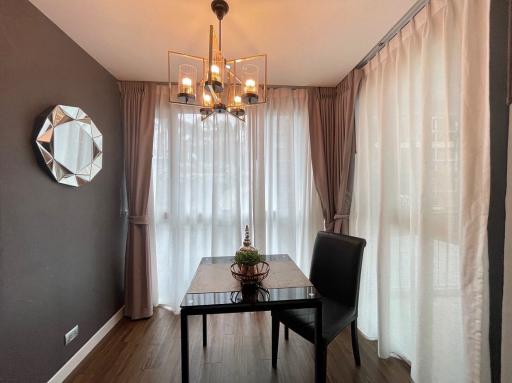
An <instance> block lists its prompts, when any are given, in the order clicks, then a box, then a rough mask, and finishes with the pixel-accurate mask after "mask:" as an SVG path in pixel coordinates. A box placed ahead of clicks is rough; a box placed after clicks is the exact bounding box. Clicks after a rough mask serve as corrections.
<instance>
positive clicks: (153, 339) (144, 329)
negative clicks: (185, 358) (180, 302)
mask: <svg viewBox="0 0 512 383" xmlns="http://www.w3.org/2000/svg"><path fill="white" fill-rule="evenodd" d="M189 320H190V322H189V323H190V325H189V328H190V375H191V382H205V383H206V382H208V383H220V382H222V383H229V382H244V383H253V382H254V383H261V382H283V383H302V382H305V383H310V382H313V373H314V359H313V358H314V352H313V351H314V350H313V345H312V344H310V343H309V342H307V341H305V340H304V339H302V338H301V337H299V336H298V335H296V334H294V333H293V332H291V331H290V339H289V340H288V341H285V340H284V331H283V329H282V330H281V334H280V344H279V360H278V366H277V370H273V369H272V367H271V361H270V359H271V342H270V322H271V321H270V313H244V314H229V315H212V316H209V317H208V347H207V348H203V346H202V330H201V329H202V327H201V317H199V316H197V317H191V318H190V319H189ZM347 330H348V331H347ZM347 330H345V331H344V332H343V333H342V334H340V335H339V336H338V338H336V339H335V340H334V341H333V342H332V343H331V344H330V345H329V350H328V359H327V380H328V382H330V383H338V382H344V383H349V382H375V383H386V382H389V383H401V382H410V381H411V380H410V377H409V366H408V365H407V364H406V363H404V362H403V361H401V360H399V359H394V358H390V359H386V360H383V359H379V358H378V357H377V345H376V343H375V342H370V341H368V340H366V339H364V338H363V337H362V336H360V338H359V344H360V348H361V363H362V366H361V367H360V368H356V367H355V364H354V359H353V357H352V348H351V343H350V327H349V328H348V329H347ZM180 360H181V359H180V322H179V316H176V315H174V314H172V313H171V312H169V311H166V310H164V309H157V310H156V312H155V315H154V316H153V318H151V319H149V320H141V321H130V320H128V319H123V320H122V321H121V322H120V323H119V324H118V325H117V326H116V327H115V328H114V329H113V330H112V331H111V332H110V333H109V334H108V335H107V336H106V337H105V338H104V339H103V341H102V342H101V343H100V344H99V345H98V346H97V347H96V349H95V350H93V352H91V354H89V356H88V357H87V358H86V359H85V360H84V361H83V362H82V363H81V364H80V365H79V366H78V367H77V369H76V370H75V371H74V372H73V374H72V375H71V376H70V377H69V378H68V379H67V380H66V382H67V383H69V382H75V383H82V382H95V383H98V382H109V383H110V382H123V383H132V382H155V383H158V382H166V383H170V382H172V383H174V382H176V383H178V382H181V372H180Z"/></svg>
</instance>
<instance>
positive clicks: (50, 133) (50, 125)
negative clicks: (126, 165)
mask: <svg viewBox="0 0 512 383" xmlns="http://www.w3.org/2000/svg"><path fill="white" fill-rule="evenodd" d="M35 136H36V138H35V144H36V146H37V149H38V152H39V154H40V155H41V160H42V162H43V163H44V164H45V166H46V168H47V169H48V170H49V171H50V173H51V174H52V176H53V177H54V178H55V180H56V181H57V182H59V183H61V184H64V185H69V186H76V187H79V186H82V185H83V184H85V183H88V182H91V181H92V179H93V178H94V177H95V176H96V174H98V173H99V171H100V170H101V167H102V157H103V136H102V134H101V132H100V131H99V130H98V128H97V127H96V125H95V124H94V122H93V121H92V120H91V118H90V117H89V116H88V115H87V114H86V113H85V112H84V111H83V110H82V109H80V108H78V107H76V106H66V105H57V106H55V107H54V108H53V109H52V110H51V111H50V113H49V114H48V115H47V116H46V117H45V118H44V120H43V122H42V126H39V127H38V128H37V131H36V135H35Z"/></svg>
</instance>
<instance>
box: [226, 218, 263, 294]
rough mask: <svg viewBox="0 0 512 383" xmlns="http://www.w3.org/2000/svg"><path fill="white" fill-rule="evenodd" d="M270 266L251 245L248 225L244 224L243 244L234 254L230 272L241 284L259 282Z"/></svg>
mask: <svg viewBox="0 0 512 383" xmlns="http://www.w3.org/2000/svg"><path fill="white" fill-rule="evenodd" d="M269 270H270V266H269V264H268V263H267V262H265V261H263V257H262V256H261V255H260V254H259V252H258V250H257V249H255V248H254V247H252V246H251V238H250V236H249V226H245V238H244V242H243V246H242V247H241V248H240V249H239V250H238V251H237V252H236V254H235V263H233V264H232V265H231V274H232V275H233V277H234V278H235V279H236V280H238V281H240V282H241V283H242V285H249V284H259V283H260V282H261V281H262V280H263V279H265V278H266V277H267V276H268V273H269Z"/></svg>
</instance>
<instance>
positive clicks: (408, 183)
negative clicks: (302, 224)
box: [350, 0, 490, 383]
mask: <svg viewBox="0 0 512 383" xmlns="http://www.w3.org/2000/svg"><path fill="white" fill-rule="evenodd" d="M488 28H489V2H488V1H487V0H482V1H480V0H478V1H474V0H446V1H439V0H433V1H431V3H430V4H429V5H428V6H427V8H426V9H424V10H423V11H422V12H421V13H420V14H419V15H418V16H416V18H415V20H414V21H412V22H411V23H410V24H409V25H408V26H407V27H406V28H404V29H403V30H402V32H401V33H399V35H398V36H397V37H396V38H394V39H393V40H392V42H391V43H390V44H389V45H388V46H387V47H385V48H384V49H383V51H382V52H381V53H380V54H379V55H378V57H376V58H375V59H374V60H372V62H370V63H369V64H368V65H367V66H366V67H365V75H366V76H365V80H364V81H363V84H362V87H361V92H360V96H359V104H358V112H357V124H356V127H357V129H356V130H357V137H356V140H357V143H356V146H357V155H356V166H355V187H354V194H353V195H354V201H353V207H352V212H351V220H350V222H351V228H350V230H351V233H352V234H354V235H357V236H361V237H364V238H366V239H367V241H368V245H367V248H366V251H365V258H364V261H363V274H362V281H361V294H360V302H359V328H360V330H361V331H362V332H363V333H364V334H366V335H367V336H368V337H370V338H373V339H378V341H379V354H380V356H382V357H389V356H391V355H399V356H401V357H403V358H405V359H407V360H409V361H410V362H411V366H412V371H411V374H412V377H413V379H414V381H415V382H417V383H422V382H436V383H441V382H480V381H483V382H485V381H488V380H489V375H488V365H487V363H488V350H487V349H486V348H487V346H486V345H487V327H486V326H487V315H488V314H487V283H486V277H487V248H486V244H487V232H486V230H487V213H488V200H489V167H490V165H489V106H488V105H489V102H488V98H489V85H488Z"/></svg>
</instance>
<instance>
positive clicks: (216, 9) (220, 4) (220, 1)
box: [212, 0, 229, 21]
mask: <svg viewBox="0 0 512 383" xmlns="http://www.w3.org/2000/svg"><path fill="white" fill-rule="evenodd" d="M212 11H213V13H215V14H216V15H217V19H219V21H221V20H222V19H223V18H224V16H226V15H227V13H228V11H229V5H228V3H227V2H226V1H225V0H213V1H212Z"/></svg>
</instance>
